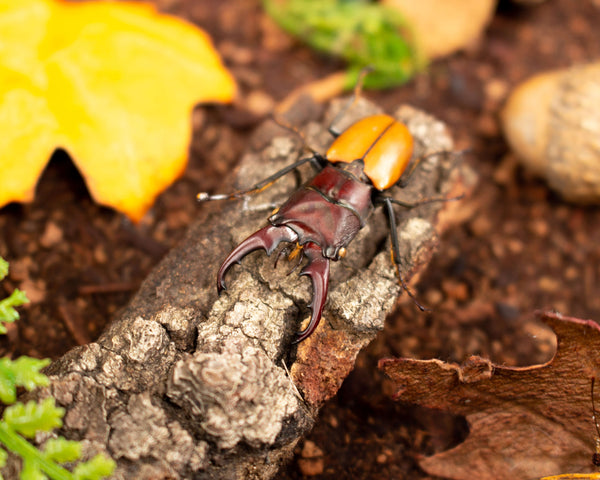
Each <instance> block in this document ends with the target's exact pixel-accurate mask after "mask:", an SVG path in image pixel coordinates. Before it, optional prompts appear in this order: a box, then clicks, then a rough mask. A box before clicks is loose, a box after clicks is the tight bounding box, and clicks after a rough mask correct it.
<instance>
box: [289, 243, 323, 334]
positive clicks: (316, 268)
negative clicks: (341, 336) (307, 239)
mask: <svg viewBox="0 0 600 480" xmlns="http://www.w3.org/2000/svg"><path fill="white" fill-rule="evenodd" d="M304 253H305V255H306V257H307V258H308V264H307V265H306V266H305V267H304V268H303V269H302V272H300V275H308V276H309V277H310V279H311V281H312V286H313V301H312V303H311V304H310V307H311V317H310V322H309V323H308V327H306V329H304V330H302V331H301V332H298V335H297V337H296V339H295V340H294V341H293V343H300V342H301V341H302V340H304V339H305V338H306V337H308V336H309V335H310V334H311V333H313V332H314V331H315V329H316V328H317V325H319V321H320V320H321V315H322V313H323V307H324V306H325V300H327V290H328V288H329V259H328V258H325V257H324V256H323V253H322V251H321V248H320V247H319V246H318V245H316V244H315V243H307V244H306V245H304Z"/></svg>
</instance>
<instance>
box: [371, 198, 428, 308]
mask: <svg viewBox="0 0 600 480" xmlns="http://www.w3.org/2000/svg"><path fill="white" fill-rule="evenodd" d="M382 201H383V204H384V205H385V210H386V213H387V216H388V220H389V222H390V237H391V239H392V263H393V264H394V268H395V269H396V275H397V276H398V280H399V281H400V285H401V286H402V290H404V291H405V292H406V293H407V294H408V296H409V297H410V298H411V299H412V301H413V302H414V303H415V305H416V306H417V307H418V308H419V310H421V311H422V312H428V311H429V309H428V308H426V307H424V306H423V305H421V304H420V303H419V301H418V300H417V298H416V297H415V296H414V294H413V293H412V291H411V290H410V288H408V285H407V284H406V282H405V281H404V279H403V278H402V273H401V272H400V246H399V245H398V230H397V228H396V217H395V216H394V206H393V203H392V199H391V198H389V197H383V199H382Z"/></svg>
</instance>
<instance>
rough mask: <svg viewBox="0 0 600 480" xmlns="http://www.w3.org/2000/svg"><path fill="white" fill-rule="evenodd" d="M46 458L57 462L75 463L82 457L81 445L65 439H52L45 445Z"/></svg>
mask: <svg viewBox="0 0 600 480" xmlns="http://www.w3.org/2000/svg"><path fill="white" fill-rule="evenodd" d="M43 452H44V458H46V460H54V461H55V462H59V463H65V462H74V461H75V460H78V459H79V457H81V443H80V442H76V441H73V440H67V439H66V438H63V437H58V438H51V439H49V440H48V441H47V442H46V444H45V445H44V451H43Z"/></svg>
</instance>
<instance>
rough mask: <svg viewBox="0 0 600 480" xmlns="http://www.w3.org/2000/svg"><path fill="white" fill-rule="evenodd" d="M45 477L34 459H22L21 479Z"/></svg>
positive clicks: (28, 479)
mask: <svg viewBox="0 0 600 480" xmlns="http://www.w3.org/2000/svg"><path fill="white" fill-rule="evenodd" d="M47 478H48V477H47V476H46V475H44V474H43V473H42V470H41V469H40V465H39V463H38V462H36V461H35V460H34V459H27V458H24V459H23V468H22V469H21V480H47Z"/></svg>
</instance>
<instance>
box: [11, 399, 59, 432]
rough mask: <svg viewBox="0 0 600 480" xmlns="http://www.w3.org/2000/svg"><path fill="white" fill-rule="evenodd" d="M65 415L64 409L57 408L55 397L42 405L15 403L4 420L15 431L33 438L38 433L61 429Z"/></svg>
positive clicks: (43, 401)
mask: <svg viewBox="0 0 600 480" xmlns="http://www.w3.org/2000/svg"><path fill="white" fill-rule="evenodd" d="M64 414H65V410H64V408H61V407H57V406H56V405H55V403H54V398H53V397H47V398H45V399H44V400H42V401H41V402H40V403H36V402H34V401H33V400H31V401H29V402H27V403H26V404H25V405H23V404H22V403H20V402H19V403H15V404H14V405H12V406H10V407H8V408H7V409H6V410H5V411H4V420H5V421H6V423H7V424H8V425H9V426H10V427H11V428H13V429H14V430H15V431H17V432H19V433H21V434H22V435H24V436H26V437H28V438H33V437H34V436H35V433H36V432H39V431H49V430H52V429H54V428H58V427H61V426H62V416H63V415H64Z"/></svg>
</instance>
